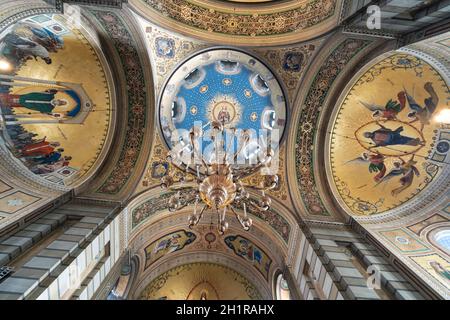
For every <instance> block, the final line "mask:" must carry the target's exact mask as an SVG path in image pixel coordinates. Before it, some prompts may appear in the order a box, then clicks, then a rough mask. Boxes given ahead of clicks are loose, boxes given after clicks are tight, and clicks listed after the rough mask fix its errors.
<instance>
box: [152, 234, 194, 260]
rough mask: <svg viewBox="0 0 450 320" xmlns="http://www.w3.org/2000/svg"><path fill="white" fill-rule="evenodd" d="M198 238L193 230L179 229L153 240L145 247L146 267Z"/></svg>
mask: <svg viewBox="0 0 450 320" xmlns="http://www.w3.org/2000/svg"><path fill="white" fill-rule="evenodd" d="M196 238H197V236H196V235H195V234H194V233H193V232H189V231H184V230H179V231H176V232H173V233H171V234H168V235H165V236H164V237H162V238H159V239H158V240H156V241H154V242H152V243H151V244H150V245H149V246H148V247H146V248H145V268H147V267H148V266H149V265H151V264H152V263H154V262H155V261H157V260H158V259H160V258H162V257H163V256H165V255H167V254H169V253H171V252H175V251H178V250H181V249H183V248H184V247H185V246H187V245H190V244H191V243H193V242H194V241H195V239H196Z"/></svg>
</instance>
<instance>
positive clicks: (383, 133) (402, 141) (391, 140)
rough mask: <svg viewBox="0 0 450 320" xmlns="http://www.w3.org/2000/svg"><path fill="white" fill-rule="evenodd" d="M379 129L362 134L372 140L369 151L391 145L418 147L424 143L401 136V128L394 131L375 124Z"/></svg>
mask: <svg viewBox="0 0 450 320" xmlns="http://www.w3.org/2000/svg"><path fill="white" fill-rule="evenodd" d="M377 124H378V126H379V127H380V129H378V130H375V131H373V132H364V137H365V138H367V139H370V140H372V142H373V145H372V146H370V147H369V149H373V148H378V147H386V146H393V145H404V146H419V145H424V142H423V141H421V140H420V139H419V138H411V137H408V136H403V135H402V134H401V132H402V131H403V127H398V128H397V129H395V130H392V129H389V128H386V127H384V126H383V125H382V124H380V123H379V122H377Z"/></svg>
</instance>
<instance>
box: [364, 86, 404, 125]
mask: <svg viewBox="0 0 450 320" xmlns="http://www.w3.org/2000/svg"><path fill="white" fill-rule="evenodd" d="M397 97H398V100H399V102H398V101H394V100H392V99H389V101H388V102H387V103H386V105H385V106H384V107H383V106H379V105H376V104H373V103H367V102H363V101H360V103H361V104H362V105H363V106H364V107H366V108H367V109H369V110H370V111H372V112H373V113H372V116H373V117H374V118H382V119H385V120H397V116H398V114H399V113H400V112H402V111H403V110H404V109H405V105H406V93H405V92H404V91H402V92H400V93H399V94H398V95H397Z"/></svg>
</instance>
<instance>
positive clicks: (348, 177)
mask: <svg viewBox="0 0 450 320" xmlns="http://www.w3.org/2000/svg"><path fill="white" fill-rule="evenodd" d="M405 61H407V62H408V64H405V63H404V62H405ZM365 68H366V69H365V72H363V73H361V74H358V75H356V76H355V78H354V80H353V82H352V83H351V84H350V85H349V86H348V87H347V89H346V92H345V93H343V95H342V96H341V97H340V98H339V101H340V105H339V107H338V109H337V110H336V112H335V113H334V120H333V123H332V125H331V126H330V129H329V131H330V139H329V140H327V146H326V148H329V149H328V150H329V158H328V160H329V164H330V166H329V169H330V170H331V172H332V179H331V180H330V182H331V187H332V189H333V192H335V193H336V194H339V196H340V200H342V201H340V203H341V204H342V206H343V207H344V209H345V210H346V211H347V212H349V214H354V215H356V216H360V215H375V214H382V213H386V212H390V210H393V209H396V208H398V207H400V206H402V205H404V204H405V203H406V202H408V201H411V202H414V201H416V199H417V198H415V197H420V196H419V195H418V194H419V193H420V192H422V191H423V190H424V189H425V188H427V187H428V186H429V185H430V184H431V183H433V182H434V181H436V178H437V176H438V175H440V174H442V172H444V171H443V170H442V169H443V168H442V167H441V166H439V165H438V164H436V163H435V162H433V161H430V159H433V160H434V159H436V162H441V161H444V160H443V159H444V158H445V157H446V155H447V154H448V151H449V150H450V148H445V146H446V144H447V142H446V141H445V142H441V140H443V139H442V138H441V136H445V135H446V130H447V128H444V126H443V125H442V124H441V123H439V121H438V120H437V119H435V118H436V117H435V115H436V114H439V113H440V112H441V111H443V110H445V109H446V108H448V103H446V97H447V96H448V84H447V82H446V80H445V77H443V74H444V73H442V72H443V71H442V70H440V69H439V68H440V67H439V66H433V65H431V64H430V63H429V62H427V61H425V60H423V59H421V58H419V57H416V56H413V55H411V54H407V53H392V54H390V55H388V56H387V57H386V58H383V59H382V60H380V61H378V62H373V63H372V64H371V65H368V66H366V67H365ZM447 102H448V101H447ZM439 144H440V145H439ZM442 146H444V147H442ZM441 151H442V152H441ZM428 267H429V266H428Z"/></svg>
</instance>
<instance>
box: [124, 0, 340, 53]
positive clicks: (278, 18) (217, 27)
mask: <svg viewBox="0 0 450 320" xmlns="http://www.w3.org/2000/svg"><path fill="white" fill-rule="evenodd" d="M340 4H341V0H324V1H312V0H300V1H280V2H278V1H271V2H270V3H268V4H267V5H258V7H256V6H252V5H242V4H236V3H232V2H230V1H223V2H218V1H211V0H195V1H185V0H176V1H155V0H131V1H130V5H131V6H132V8H133V9H134V10H136V11H137V12H139V13H140V14H141V15H143V16H145V17H148V18H149V19H150V20H151V21H154V22H155V23H157V24H160V25H161V26H163V27H165V28H170V29H173V30H174V31H177V32H180V33H182V34H189V35H190V36H193V37H197V38H199V39H202V40H207V41H213V42H217V43H227V44H234V45H242V46H248V45H256V46H258V45H262V44H263V43H264V45H270V44H286V43H293V42H296V41H300V40H306V39H311V38H313V37H314V36H318V35H321V34H324V33H326V32H327V31H330V30H331V29H332V28H333V27H335V26H336V25H337V21H338V19H339V8H340ZM229 36H233V37H229Z"/></svg>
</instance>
